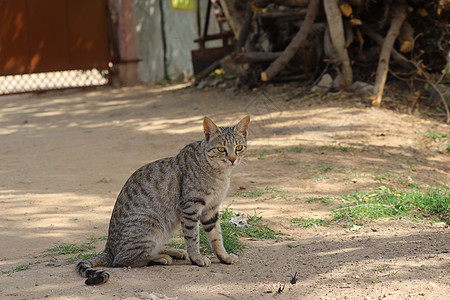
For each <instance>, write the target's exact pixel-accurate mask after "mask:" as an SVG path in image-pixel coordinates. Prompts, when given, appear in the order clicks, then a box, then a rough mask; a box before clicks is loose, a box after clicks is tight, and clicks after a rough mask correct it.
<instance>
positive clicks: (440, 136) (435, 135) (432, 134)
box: [425, 130, 447, 140]
mask: <svg viewBox="0 0 450 300" xmlns="http://www.w3.org/2000/svg"><path fill="white" fill-rule="evenodd" d="M425 135H426V136H429V137H431V138H433V139H439V140H441V139H445V138H446V137H447V136H446V135H444V134H441V133H437V132H434V131H431V130H427V132H426V133H425Z"/></svg>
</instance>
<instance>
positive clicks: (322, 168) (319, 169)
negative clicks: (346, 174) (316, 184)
mask: <svg viewBox="0 0 450 300" xmlns="http://www.w3.org/2000/svg"><path fill="white" fill-rule="evenodd" d="M313 170H314V171H317V172H320V173H327V172H331V171H332V170H333V168H332V167H330V166H329V165H319V166H318V167H315V168H313Z"/></svg>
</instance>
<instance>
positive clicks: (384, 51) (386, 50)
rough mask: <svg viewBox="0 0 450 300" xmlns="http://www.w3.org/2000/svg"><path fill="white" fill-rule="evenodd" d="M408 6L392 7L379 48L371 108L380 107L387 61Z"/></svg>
mask: <svg viewBox="0 0 450 300" xmlns="http://www.w3.org/2000/svg"><path fill="white" fill-rule="evenodd" d="M407 9H408V5H406V3H405V4H400V5H394V6H393V7H392V20H391V26H390V27H389V31H388V32H387V34H386V38H385V39H384V41H383V46H382V48H381V54H380V59H379V60H378V68H377V75H376V79H375V86H374V88H373V94H374V96H373V97H374V99H373V100H372V105H373V106H380V104H381V98H382V96H383V90H384V85H385V84H386V77H387V73H388V69H389V59H390V57H391V52H392V48H393V46H394V42H395V40H396V39H397V36H398V35H399V33H400V28H401V27H402V25H403V22H404V21H405V19H406V16H407V14H408V12H407Z"/></svg>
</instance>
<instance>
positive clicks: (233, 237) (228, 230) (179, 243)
mask: <svg viewBox="0 0 450 300" xmlns="http://www.w3.org/2000/svg"><path fill="white" fill-rule="evenodd" d="M236 215H237V214H236V213H235V212H233V211H232V210H230V209H229V208H228V207H227V208H225V210H223V211H222V212H221V213H220V215H219V216H220V225H221V228H222V235H223V245H224V247H225V249H226V250H227V252H229V253H239V252H240V251H241V250H242V248H243V247H244V244H243V243H242V242H241V241H240V240H239V238H245V237H246V238H250V239H256V240H260V239H277V238H278V237H279V236H280V235H281V233H278V232H275V231H274V230H272V229H270V228H269V227H268V226H267V225H266V224H264V223H263V221H262V217H260V216H257V215H256V214H255V215H253V216H247V224H248V226H246V227H236V226H234V225H233V224H232V223H230V220H231V218H233V217H234V216H236ZM166 246H168V247H171V248H177V249H184V248H185V246H184V240H183V235H182V234H180V235H177V236H175V237H174V238H172V240H171V241H169V242H168V243H167V244H166ZM200 251H201V252H202V253H213V250H212V249H211V246H210V244H209V242H208V238H207V237H206V234H205V231H204V230H203V228H202V227H201V226H200Z"/></svg>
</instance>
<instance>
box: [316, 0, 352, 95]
mask: <svg viewBox="0 0 450 300" xmlns="http://www.w3.org/2000/svg"><path fill="white" fill-rule="evenodd" d="M323 5H324V9H325V14H326V15H327V20H328V28H329V30H330V36H331V42H332V43H333V47H334V51H335V52H336V56H337V58H338V59H339V60H340V63H341V66H339V67H338V73H339V75H340V77H341V82H340V86H341V87H343V88H344V87H347V86H350V85H351V84H352V82H353V72H352V67H351V65H350V59H349V57H348V53H347V49H346V48H345V34H344V25H343V24H342V15H341V12H340V10H339V7H338V5H337V1H336V0H324V1H323Z"/></svg>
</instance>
